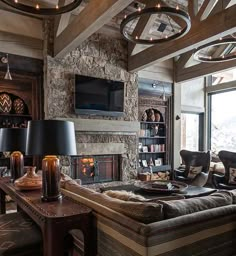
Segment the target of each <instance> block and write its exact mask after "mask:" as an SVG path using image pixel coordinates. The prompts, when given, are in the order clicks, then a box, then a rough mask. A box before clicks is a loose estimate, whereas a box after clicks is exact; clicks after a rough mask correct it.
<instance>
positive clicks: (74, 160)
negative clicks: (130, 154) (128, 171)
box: [71, 155, 121, 184]
mask: <svg viewBox="0 0 236 256" xmlns="http://www.w3.org/2000/svg"><path fill="white" fill-rule="evenodd" d="M120 175H121V172H120V156H119V155H101V156H100V155H99V156H73V157H71V177H72V178H73V179H81V181H82V184H90V183H98V182H109V181H117V180H121V176H120Z"/></svg>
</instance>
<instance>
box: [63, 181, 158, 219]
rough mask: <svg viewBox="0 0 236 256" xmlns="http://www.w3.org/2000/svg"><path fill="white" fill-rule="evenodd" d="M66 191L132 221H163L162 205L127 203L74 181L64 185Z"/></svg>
mask: <svg viewBox="0 0 236 256" xmlns="http://www.w3.org/2000/svg"><path fill="white" fill-rule="evenodd" d="M64 185H65V189H67V190H69V191H71V192H73V193H76V194H78V195H80V196H82V197H85V198H87V199H89V200H91V201H95V202H96V203H99V204H101V205H102V206H105V207H107V208H110V209H112V210H114V211H117V212H119V213H122V214H124V215H126V216H128V217H130V218H132V219H135V220H137V221H140V222H143V223H151V222H155V221H159V220H162V219H163V211H162V205H161V204H158V203H149V202H145V203H144V202H127V201H122V200H119V199H116V198H111V197H109V196H107V195H104V194H101V193H98V192H95V191H93V190H91V189H88V188H85V187H83V186H81V185H79V184H78V183H77V182H76V181H74V180H68V181H66V182H65V183H64Z"/></svg>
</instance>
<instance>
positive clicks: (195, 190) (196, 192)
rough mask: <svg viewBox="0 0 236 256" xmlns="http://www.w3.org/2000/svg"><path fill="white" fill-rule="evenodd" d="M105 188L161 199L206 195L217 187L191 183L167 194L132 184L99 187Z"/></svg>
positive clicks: (102, 189) (104, 189)
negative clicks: (184, 187) (182, 188)
mask: <svg viewBox="0 0 236 256" xmlns="http://www.w3.org/2000/svg"><path fill="white" fill-rule="evenodd" d="M107 190H125V191H130V192H133V193H134V194H137V195H141V196H143V197H145V198H146V199H157V198H159V199H161V198H163V197H168V196H176V195H183V196H184V197H185V198H192V197H199V196H207V195H210V194H212V193H214V192H216V191H217V189H214V188H207V187H198V186H192V185H189V186H188V187H187V188H186V189H185V190H184V191H181V192H179V193H168V194H164V193H155V192H154V193H153V192H152V193H151V192H146V191H144V190H142V189H140V188H138V187H136V186H134V184H128V185H121V186H112V187H106V188H101V192H103V191H107Z"/></svg>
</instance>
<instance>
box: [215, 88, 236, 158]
mask: <svg viewBox="0 0 236 256" xmlns="http://www.w3.org/2000/svg"><path fill="white" fill-rule="evenodd" d="M211 150H212V152H213V153H218V152H219V151H220V150H229V151H235V152H236V91H229V92H224V93H217V94H213V95H212V119H211Z"/></svg>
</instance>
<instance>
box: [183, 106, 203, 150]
mask: <svg viewBox="0 0 236 256" xmlns="http://www.w3.org/2000/svg"><path fill="white" fill-rule="evenodd" d="M182 114H194V115H197V116H198V118H199V124H198V151H203V150H204V112H194V111H186V110H185V111H181V115H182Z"/></svg>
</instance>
